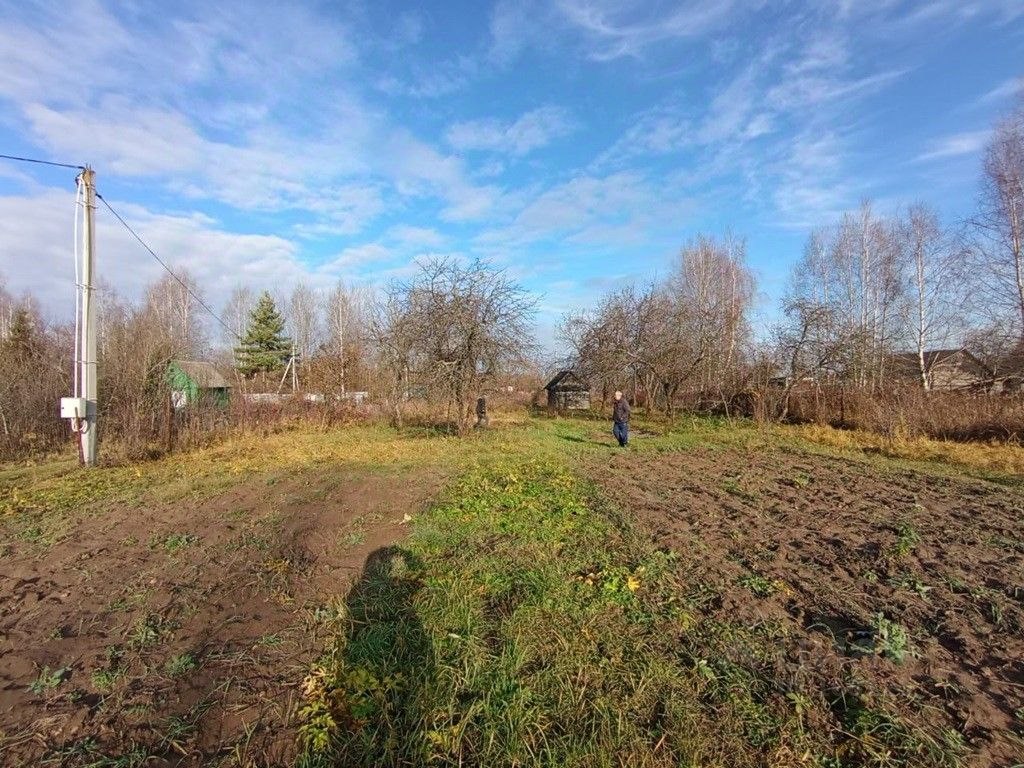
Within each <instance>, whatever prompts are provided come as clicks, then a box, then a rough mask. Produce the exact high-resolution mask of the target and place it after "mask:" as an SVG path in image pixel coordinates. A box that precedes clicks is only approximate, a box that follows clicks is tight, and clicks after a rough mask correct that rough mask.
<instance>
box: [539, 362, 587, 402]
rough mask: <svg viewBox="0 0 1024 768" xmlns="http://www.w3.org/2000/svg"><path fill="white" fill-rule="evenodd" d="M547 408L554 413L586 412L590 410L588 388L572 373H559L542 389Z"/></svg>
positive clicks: (567, 371)
mask: <svg viewBox="0 0 1024 768" xmlns="http://www.w3.org/2000/svg"><path fill="white" fill-rule="evenodd" d="M544 389H546V390H547V393H548V408H550V409H552V410H555V411H586V410H588V409H589V408H590V387H589V386H587V384H586V383H584V381H583V380H582V379H581V378H580V377H579V376H577V375H576V374H575V373H573V372H572V371H569V370H566V371H560V372H559V373H558V374H557V375H556V376H555V377H554V378H553V379H551V381H549V382H548V383H547V385H546V386H545V387H544Z"/></svg>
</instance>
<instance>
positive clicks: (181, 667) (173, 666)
mask: <svg viewBox="0 0 1024 768" xmlns="http://www.w3.org/2000/svg"><path fill="white" fill-rule="evenodd" d="M198 666H199V662H198V661H197V660H196V657H195V655H194V654H192V653H188V652H186V653H179V654H177V655H176V656H172V657H171V658H169V659H168V660H167V661H166V662H165V663H164V672H166V673H167V674H168V675H169V676H170V677H181V676H182V675H187V674H188V673H189V672H191V671H192V670H194V669H195V668H196V667H198Z"/></svg>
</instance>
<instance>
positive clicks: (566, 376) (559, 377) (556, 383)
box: [544, 369, 590, 392]
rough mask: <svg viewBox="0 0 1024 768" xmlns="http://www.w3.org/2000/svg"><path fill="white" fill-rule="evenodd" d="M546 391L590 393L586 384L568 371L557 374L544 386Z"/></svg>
mask: <svg viewBox="0 0 1024 768" xmlns="http://www.w3.org/2000/svg"><path fill="white" fill-rule="evenodd" d="M544 389H548V390H551V389H560V390H563V391H574V392H583V391H588V390H589V389H590V387H588V386H587V385H586V384H584V383H583V382H582V381H581V380H580V377H579V376H577V375H576V374H575V373H573V372H572V371H570V370H568V369H566V370H564V371H559V372H558V373H557V374H555V377H554V378H553V379H552V380H551V381H549V382H548V383H547V384H546V385H545V386H544Z"/></svg>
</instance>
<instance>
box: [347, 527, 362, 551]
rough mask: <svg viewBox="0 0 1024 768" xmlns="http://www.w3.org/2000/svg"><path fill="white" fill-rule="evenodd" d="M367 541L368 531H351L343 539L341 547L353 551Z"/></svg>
mask: <svg viewBox="0 0 1024 768" xmlns="http://www.w3.org/2000/svg"><path fill="white" fill-rule="evenodd" d="M365 541H366V531H363V530H362V529H357V530H354V531H349V532H348V533H346V534H344V535H343V536H342V537H341V546H342V547H344V548H345V549H351V548H352V547H358V546H359V545H360V544H362V543H363V542H365Z"/></svg>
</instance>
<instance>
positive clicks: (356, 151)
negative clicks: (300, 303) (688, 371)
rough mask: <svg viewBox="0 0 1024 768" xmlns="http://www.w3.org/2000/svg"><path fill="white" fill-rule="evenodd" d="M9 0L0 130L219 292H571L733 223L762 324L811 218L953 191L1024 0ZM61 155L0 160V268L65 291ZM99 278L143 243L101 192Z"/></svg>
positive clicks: (1008, 57) (152, 270)
mask: <svg viewBox="0 0 1024 768" xmlns="http://www.w3.org/2000/svg"><path fill="white" fill-rule="evenodd" d="M285 5H287V4H281V3H266V4H263V3H258V2H248V3H238V4H236V5H233V4H231V3H195V4H193V3H161V4H157V3H149V2H125V3H108V2H100V1H98V0H95V1H89V2H80V1H79V0H67V2H64V3H60V4H57V3H52V2H51V3H31V2H5V1H4V0H0V153H5V154H25V155H30V156H35V157H46V158H50V159H55V160H60V161H65V162H74V163H79V162H88V163H91V164H92V165H93V166H94V167H95V169H96V171H97V177H98V186H99V189H100V191H101V193H103V194H104V195H105V197H106V198H107V199H108V200H110V201H111V202H112V203H113V204H114V205H115V207H117V208H118V209H119V210H120V212H121V213H122V214H123V215H124V216H125V217H126V218H128V219H129V221H130V222H131V223H132V224H133V225H134V226H135V227H136V228H137V229H138V231H139V232H140V233H141V234H142V235H143V237H144V238H145V239H146V240H147V241H149V243H150V244H151V245H152V246H153V247H154V249H155V250H156V251H157V252H158V253H159V254H160V255H161V256H162V257H164V258H165V259H166V260H168V261H169V262H171V263H173V264H175V265H179V266H183V267H186V268H187V269H188V270H189V271H190V272H192V273H193V274H194V275H195V276H196V277H197V278H198V279H199V280H200V282H201V284H202V285H203V287H204V291H205V293H206V296H207V298H208V299H209V300H210V302H211V303H212V304H214V305H215V306H219V305H220V304H221V303H222V302H223V301H224V299H225V298H226V297H227V295H228V294H229V293H230V291H231V290H232V288H233V287H234V286H235V285H237V284H240V283H247V284H249V285H251V286H252V287H254V288H257V289H260V288H269V289H271V290H274V291H277V292H278V293H281V294H283V293H286V292H287V291H288V289H289V288H290V287H291V286H292V285H294V284H295V283H296V282H298V281H299V280H305V281H306V282H308V283H310V284H311V285H313V286H316V287H321V286H323V287H326V286H328V285H330V284H332V283H333V282H335V281H336V280H337V279H339V278H343V279H345V280H347V281H350V282H352V283H355V284H366V285H379V284H381V283H382V282H384V281H386V280H388V279H389V278H390V277H394V276H401V275H404V274H407V273H408V271H409V269H410V268H411V267H410V265H411V264H412V263H413V262H414V260H415V259H417V258H422V257H424V256H429V255H453V256H458V257H467V258H468V257H473V256H481V257H484V258H487V259H490V260H492V261H494V262H495V263H497V264H500V265H502V266H505V267H506V268H507V269H508V270H509V271H510V272H511V273H512V274H513V275H515V276H516V277H517V278H519V279H520V280H521V281H522V282H523V284H524V285H526V286H527V287H528V288H530V289H531V290H535V291H537V292H538V293H539V294H541V301H540V308H541V311H540V316H539V321H540V334H541V341H542V343H543V344H544V345H545V346H546V347H548V348H551V347H553V346H554V340H553V328H554V326H555V325H556V324H557V322H558V319H559V318H560V316H561V314H562V313H563V312H565V311H566V310H569V309H572V308H575V307H579V306H587V305H589V304H590V303H592V302H593V301H594V300H595V298H596V297H597V296H599V295H600V293H601V292H603V291H604V290H607V289H608V288H609V287H611V286H615V285H618V284H621V283H625V282H629V281H631V280H644V279H648V278H651V277H653V276H657V275H660V274H664V273H665V272H666V271H667V270H668V269H670V267H671V263H672V260H673V258H674V256H675V254H676V253H677V252H678V250H679V248H680V247H681V245H682V244H683V243H685V241H686V240H687V239H688V238H690V237H692V236H693V235H695V234H696V233H697V232H700V231H704V232H711V233H721V232H724V231H726V230H727V229H731V231H732V232H733V233H734V234H737V235H742V236H745V237H746V238H747V241H748V250H749V255H750V262H751V265H752V267H753V268H754V270H755V272H756V273H757V275H758V278H759V285H760V299H759V318H761V319H762V320H763V321H767V320H768V319H770V318H771V316H772V309H771V308H772V306H773V305H774V303H775V302H776V300H777V299H778V297H779V295H780V293H781V291H782V290H783V287H784V284H785V280H786V276H787V274H788V270H789V267H790V265H791V264H792V262H793V260H794V259H795V258H797V257H798V256H799V254H800V252H801V249H802V247H803V242H804V239H805V237H806V235H807V232H808V230H809V228H810V227H811V226H813V225H815V224H821V223H828V222H829V221H832V220H834V219H835V218H836V217H837V216H839V215H840V214H841V212H842V211H843V210H846V209H849V208H852V207H854V206H856V205H857V204H858V203H859V201H860V200H861V199H862V198H865V197H870V198H873V199H874V200H875V201H876V205H877V206H878V207H879V208H880V209H881V210H882V211H890V210H893V209H895V208H896V207H898V206H899V205H902V204H906V203H909V202H913V201H917V200H923V201H926V202H930V203H932V204H933V205H935V206H936V207H937V208H938V209H939V210H940V211H941V212H942V213H943V214H945V215H946V216H948V217H950V218H956V217H958V216H963V215H966V214H967V213H969V212H970V210H971V208H972V206H973V204H974V200H975V197H976V189H977V182H978V178H979V174H980V152H981V149H982V147H983V146H984V142H985V140H986V138H987V135H988V133H989V131H990V129H991V125H992V123H993V121H994V120H995V119H996V118H997V117H998V115H999V114H1000V113H1002V112H1004V111H1005V110H1007V109H1008V108H1009V107H1010V106H1011V104H1012V103H1013V99H1014V96H1015V92H1016V91H1017V89H1018V87H1019V84H1020V82H1021V80H1020V78H1021V77H1022V76H1024V0H984V1H982V0H978V1H973V0H935V1H934V2H901V1H900V0H861V1H860V2H855V1H854V0H809V1H808V2H767V0H765V1H764V2H756V1H754V0H750V1H748V2H730V1H729V0H719V1H718V2H691V1H690V0H677V2H671V3H662V2H654V3H633V2H603V1H600V2H598V1H587V0H558V1H557V2H498V3H496V4H490V5H488V4H484V3H475V2H465V3H457V2H445V3H436V4H425V5H416V4H409V5H404V4H401V3H391V2H374V3H344V2H332V3H324V4H320V5H318V4H305V5H303V6H302V7H301V8H299V7H296V8H286V7H283V6H285ZM72 176H73V173H72V172H70V171H63V170H59V169H40V168H37V167H30V166H21V165H15V164H11V163H5V162H3V161H0V275H3V278H4V280H5V282H6V285H7V287H8V289H13V290H14V291H17V292H20V291H32V292H33V293H35V294H37V295H38V296H39V297H40V298H41V300H42V302H43V304H44V306H45V307H46V308H47V309H48V310H50V311H51V312H53V313H54V314H56V315H57V316H66V314H67V310H66V307H67V306H68V305H69V302H70V301H72V297H73V288H72V285H73V272H72V261H71V238H72V231H71V222H72V220H73V218H72V217H73V205H74V189H73V179H72ZM98 249H99V258H100V273H101V277H102V278H103V280H104V282H105V283H106V285H107V286H109V287H110V288H112V289H114V290H117V291H118V292H119V293H121V294H123V295H125V296H127V297H129V298H134V297H137V296H138V295H139V294H140V292H141V290H142V287H143V286H144V285H145V284H146V283H147V282H148V281H150V280H152V279H154V278H155V277H157V276H158V270H159V267H158V266H157V265H156V264H155V263H154V262H153V261H152V260H151V259H150V258H149V256H147V255H146V254H145V253H144V252H143V251H141V249H140V248H139V247H138V246H137V244H133V243H132V242H131V241H130V239H129V238H128V236H127V235H126V233H124V232H123V231H120V230H119V226H118V225H117V224H116V222H114V221H113V220H112V218H111V217H110V216H109V215H106V216H105V215H104V214H103V213H102V212H101V214H100V216H99V233H98Z"/></svg>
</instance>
